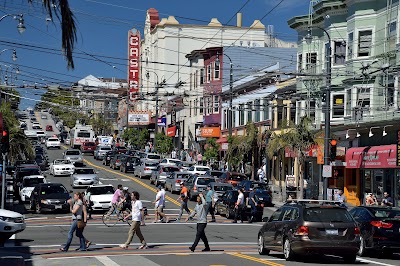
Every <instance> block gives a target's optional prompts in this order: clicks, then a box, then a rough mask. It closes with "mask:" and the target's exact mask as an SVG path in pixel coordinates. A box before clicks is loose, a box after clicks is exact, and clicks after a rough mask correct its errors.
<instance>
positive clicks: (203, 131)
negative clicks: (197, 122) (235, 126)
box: [200, 127, 221, 138]
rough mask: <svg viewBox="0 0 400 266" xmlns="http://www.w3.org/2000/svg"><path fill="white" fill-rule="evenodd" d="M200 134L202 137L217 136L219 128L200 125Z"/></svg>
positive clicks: (219, 131)
mask: <svg viewBox="0 0 400 266" xmlns="http://www.w3.org/2000/svg"><path fill="white" fill-rule="evenodd" d="M200 136H202V137H203V138H219V137H220V136H221V129H220V128H219V127H202V128H200Z"/></svg>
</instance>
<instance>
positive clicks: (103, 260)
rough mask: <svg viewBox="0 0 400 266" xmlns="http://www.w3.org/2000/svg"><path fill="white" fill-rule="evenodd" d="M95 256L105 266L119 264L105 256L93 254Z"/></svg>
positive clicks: (116, 265) (117, 265)
mask: <svg viewBox="0 0 400 266" xmlns="http://www.w3.org/2000/svg"><path fill="white" fill-rule="evenodd" d="M95 258H96V259H97V260H98V261H100V262H101V263H103V264H104V265H106V266H120V265H119V264H118V263H116V262H115V261H113V260H112V259H110V258H109V257H107V256H95Z"/></svg>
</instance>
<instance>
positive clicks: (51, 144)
mask: <svg viewBox="0 0 400 266" xmlns="http://www.w3.org/2000/svg"><path fill="white" fill-rule="evenodd" d="M46 148H47V149H50V148H57V149H60V148H61V142H60V140H59V139H58V138H54V137H51V138H48V139H47V140H46Z"/></svg>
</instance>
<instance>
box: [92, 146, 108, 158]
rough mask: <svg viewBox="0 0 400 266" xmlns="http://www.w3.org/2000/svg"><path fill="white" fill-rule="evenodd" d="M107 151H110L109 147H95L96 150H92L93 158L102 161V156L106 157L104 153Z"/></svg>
mask: <svg viewBox="0 0 400 266" xmlns="http://www.w3.org/2000/svg"><path fill="white" fill-rule="evenodd" d="M109 151H111V147H110V146H104V145H97V146H96V149H95V150H94V153H93V157H94V159H95V160H103V157H104V155H106V153H107V152H109Z"/></svg>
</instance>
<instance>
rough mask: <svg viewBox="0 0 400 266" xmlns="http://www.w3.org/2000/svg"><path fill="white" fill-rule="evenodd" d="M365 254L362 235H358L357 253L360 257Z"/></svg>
mask: <svg viewBox="0 0 400 266" xmlns="http://www.w3.org/2000/svg"><path fill="white" fill-rule="evenodd" d="M366 254H367V252H366V249H365V239H364V237H363V236H360V249H359V250H358V252H357V255H358V256H360V257H364V256H365V255H366Z"/></svg>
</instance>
